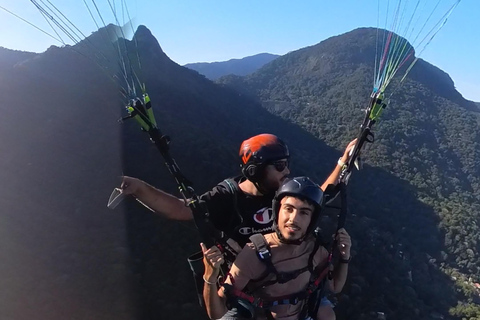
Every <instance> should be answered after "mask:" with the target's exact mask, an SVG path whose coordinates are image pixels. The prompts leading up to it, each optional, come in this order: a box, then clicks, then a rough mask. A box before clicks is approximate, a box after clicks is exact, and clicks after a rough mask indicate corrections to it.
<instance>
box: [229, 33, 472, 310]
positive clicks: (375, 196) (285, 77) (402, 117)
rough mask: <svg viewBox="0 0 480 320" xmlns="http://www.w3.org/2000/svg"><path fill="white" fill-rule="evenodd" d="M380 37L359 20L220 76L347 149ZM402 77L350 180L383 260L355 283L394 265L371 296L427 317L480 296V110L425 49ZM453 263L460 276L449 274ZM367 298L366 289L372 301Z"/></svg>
mask: <svg viewBox="0 0 480 320" xmlns="http://www.w3.org/2000/svg"><path fill="white" fill-rule="evenodd" d="M374 41H375V30H374V29H358V30H355V31H352V32H350V33H347V34H344V35H341V36H338V37H333V38H330V39H328V40H326V41H323V42H322V43H320V44H318V45H315V46H312V47H308V48H304V49H300V50H298V51H295V52H292V53H289V54H287V55H285V56H282V57H280V58H278V59H276V60H275V61H273V62H272V63H271V64H269V65H267V66H265V67H264V68H262V69H260V70H259V71H257V72H256V73H254V74H252V75H250V76H247V77H245V78H238V77H237V78H234V77H226V78H223V79H220V81H219V82H220V83H222V84H223V85H226V86H229V87H234V88H236V89H237V90H238V91H240V92H243V93H244V94H247V95H250V96H252V97H256V98H257V99H258V100H259V101H260V102H261V103H262V105H263V106H264V107H265V108H266V109H267V110H269V111H270V112H271V113H273V114H276V115H279V116H281V117H282V118H284V119H285V120H287V121H290V122H292V123H294V124H297V125H299V126H301V127H302V128H304V129H305V130H307V131H308V132H310V133H311V134H313V135H314V136H316V137H317V138H318V139H321V140H323V141H325V142H326V143H327V144H328V145H330V146H334V147H336V148H338V149H340V148H342V147H343V143H344V141H345V140H348V138H353V137H355V136H356V134H357V130H358V127H359V125H360V123H361V120H362V119H363V113H362V111H361V110H362V109H363V108H364V107H365V106H366V104H367V103H368V97H369V94H370V92H371V90H372V87H371V83H372V78H373V68H374V52H375V51H374V43H375V42H374ZM391 88H392V90H390V93H391V97H390V102H389V105H388V107H387V109H386V111H385V112H384V114H383V115H382V117H381V119H380V121H379V123H378V126H376V127H375V128H374V129H375V134H376V136H377V139H376V142H375V143H374V144H373V145H371V146H369V148H368V149H367V150H366V151H365V152H364V158H365V162H366V164H367V168H366V169H365V170H364V171H363V172H359V173H354V175H353V178H352V179H353V180H354V183H351V186H350V191H351V193H352V198H353V199H352V201H351V202H352V205H351V211H352V213H354V214H355V215H356V217H355V218H353V219H352V220H355V219H366V220H367V221H371V222H372V223H375V224H379V225H381V228H379V229H378V230H375V229H377V228H378V227H377V228H373V230H372V227H373V225H363V226H362V227H359V226H358V225H357V224H356V223H352V225H351V227H350V228H352V229H353V231H354V239H356V241H359V243H363V242H364V241H367V239H369V238H371V237H372V235H371V234H370V233H375V237H377V238H376V239H375V240H372V242H371V243H370V244H368V243H367V244H366V245H365V246H363V245H362V246H361V247H359V246H357V248H358V250H359V252H358V254H359V255H362V256H365V257H362V258H361V259H362V262H366V261H364V260H363V259H367V257H370V258H371V259H372V260H371V261H369V263H362V264H356V265H355V267H358V268H359V269H360V270H359V273H360V274H361V275H362V278H363V281H361V282H360V283H357V282H356V281H355V277H353V278H352V284H351V287H350V289H349V290H348V292H349V293H352V292H355V290H357V289H358V290H360V288H362V287H363V286H365V285H367V286H368V285H371V282H375V281H378V279H382V277H378V274H377V276H376V277H375V278H372V277H368V276H367V277H365V275H366V274H368V273H369V272H371V271H369V270H368V269H371V268H373V269H375V273H377V272H378V268H382V270H383V269H384V268H386V266H388V267H387V268H386V269H388V272H387V273H386V274H385V276H386V277H387V278H388V281H387V279H384V280H385V283H384V284H383V286H382V287H381V289H380V290H378V291H376V292H375V295H376V296H373V295H372V296H371V297H370V298H371V299H368V300H369V301H371V300H373V301H375V304H378V307H377V308H378V309H387V310H388V309H389V308H391V307H393V306H395V305H398V306H399V307H400V306H402V305H403V308H401V309H402V311H399V310H396V311H395V310H394V309H393V310H392V309H390V312H387V314H388V315H389V316H387V318H395V319H406V318H407V316H408V317H410V318H412V317H414V318H418V317H421V315H422V312H424V311H426V310H430V311H431V312H430V314H432V313H435V312H439V313H441V314H444V315H446V314H447V313H446V312H445V311H446V310H447V309H449V307H452V306H455V305H456V303H457V300H458V301H459V303H472V302H473V301H477V302H478V299H479V298H478V297H479V292H478V291H475V290H474V289H473V285H474V283H475V282H479V281H480V259H479V256H478V254H479V251H480V242H479V241H480V230H479V226H478V221H479V218H480V212H479V210H478V209H479V205H480V197H479V196H480V191H479V188H478V183H479V180H478V177H479V173H480V161H479V158H478V155H479V152H480V150H479V148H478V146H479V142H480V139H479V134H480V130H479V129H478V123H479V121H480V114H479V112H478V108H476V107H475V104H474V103H473V102H470V101H467V100H465V99H463V98H462V97H461V95H460V94H459V93H458V92H456V90H455V89H454V86H453V81H452V80H451V79H450V78H449V76H448V75H447V74H445V73H444V72H442V71H441V70H439V69H438V68H436V67H434V66H432V65H430V64H428V63H427V62H425V61H423V60H419V61H418V62H417V64H416V66H415V67H414V68H413V70H412V72H411V73H410V75H409V77H408V78H407V79H406V81H405V82H404V83H403V84H402V85H399V84H398V79H397V83H395V82H394V83H392V84H391ZM380 172H381V173H380ZM400 186H402V187H400ZM353 203H355V204H353ZM381 203H382V204H381ZM380 204H381V205H380ZM370 219H373V220H370ZM377 241H379V242H377ZM378 250H380V255H378V253H377V254H376V255H375V254H374V252H376V251H378ZM383 250H386V252H383ZM400 252H401V253H400ZM382 256H384V258H385V259H387V260H389V261H381V260H382V259H383V258H381V257H382ZM373 257H375V258H373ZM398 260H400V261H401V263H399V262H400V261H398ZM402 269H403V271H402ZM452 274H455V276H453V277H451V278H450V279H456V280H451V283H449V284H448V281H447V283H446V282H445V279H448V278H449V276H450V275H452ZM460 274H461V275H460ZM407 275H408V277H407ZM402 277H403V278H402ZM392 278H395V279H396V281H392ZM375 279H376V280H375ZM400 279H401V280H400ZM442 279H444V280H442ZM397 281H398V282H397ZM455 281H457V283H455ZM464 281H466V283H464ZM380 282H382V281H380ZM441 283H443V284H444V287H442V288H441V287H438V286H441ZM458 286H461V287H464V288H465V290H463V293H462V294H456V293H455V291H457V290H459V291H462V290H461V289H459V288H458ZM455 287H457V289H455ZM354 289H355V290H354ZM449 292H450V293H449ZM362 293H364V291H362ZM347 294H348V293H347ZM379 295H380V296H384V297H385V298H382V299H379V298H378V296H379ZM364 298H365V296H363V297H361V298H357V299H358V303H359V305H361V306H362V308H364V307H365V304H364V302H365V301H364V300H363V299H364ZM385 299H391V301H388V302H387V301H385ZM381 300H384V301H383V302H380V301H381ZM360 301H361V302H360ZM408 301H410V302H408ZM407 305H409V306H410V307H409V308H405V306H407ZM380 306H381V307H380ZM472 306H473V305H472ZM346 308H347V309H349V310H351V311H352V314H353V312H355V313H356V312H358V309H356V310H355V311H353V310H354V308H353V307H352V306H347V307H346ZM470 309H471V308H470V307H458V308H456V309H452V310H451V312H450V313H451V314H452V315H453V314H456V315H458V314H461V313H462V312H465V313H464V315H465V316H467V315H468V316H469V317H472V315H473V314H477V317H480V313H479V309H478V308H476V309H475V310H476V311H471V310H470ZM462 310H463V311H462ZM467 310H470V311H467ZM472 312H473V313H472ZM401 313H404V315H401ZM352 314H351V315H352ZM424 316H425V315H424Z"/></svg>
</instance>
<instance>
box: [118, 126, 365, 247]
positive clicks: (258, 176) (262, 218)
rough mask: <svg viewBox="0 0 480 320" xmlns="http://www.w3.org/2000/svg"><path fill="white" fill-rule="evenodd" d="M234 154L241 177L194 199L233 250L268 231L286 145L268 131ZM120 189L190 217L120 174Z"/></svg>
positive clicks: (175, 201) (284, 169) (285, 166)
mask: <svg viewBox="0 0 480 320" xmlns="http://www.w3.org/2000/svg"><path fill="white" fill-rule="evenodd" d="M355 141H356V140H353V141H351V142H350V143H349V144H348V146H347V148H346V149H345V152H344V154H343V156H342V157H341V158H340V159H339V160H338V163H337V165H336V167H335V169H334V170H333V172H332V173H331V174H330V176H329V177H328V179H327V180H326V181H325V182H324V183H323V185H322V186H321V189H322V190H325V188H326V187H327V186H328V185H329V184H336V183H337V181H338V176H339V174H340V172H341V167H342V165H343V164H344V163H346V162H347V161H348V158H349V152H350V150H351V148H352V147H353V146H354V144H355ZM239 157H240V161H241V168H242V176H241V177H238V178H234V179H226V180H224V181H222V182H221V183H219V184H218V185H217V186H215V187H214V188H213V189H212V190H210V191H208V192H206V193H205V194H203V195H202V196H201V197H200V200H201V201H203V202H204V203H205V204H206V206H207V208H208V211H209V213H210V217H211V218H210V220H211V221H212V222H213V224H214V226H215V227H216V228H217V229H219V230H221V231H223V232H225V234H226V235H227V236H228V237H229V238H231V239H233V240H234V241H235V242H229V245H230V246H231V247H232V248H233V249H234V250H236V251H237V252H238V251H240V249H241V247H243V246H244V245H245V244H246V243H247V242H248V238H249V237H250V236H251V235H252V234H254V233H262V234H266V233H270V232H272V230H273V229H272V223H273V220H272V219H273V215H272V211H271V204H272V200H273V197H274V195H275V191H277V189H278V188H279V187H280V185H281V184H282V182H283V181H284V180H285V179H286V178H287V176H288V175H289V174H290V170H289V162H288V161H289V157H290V153H289V150H288V147H287V145H286V144H285V143H284V142H283V141H282V140H281V139H280V138H278V137H277V136H275V135H273V134H260V135H256V136H254V137H251V138H249V139H247V140H245V141H244V142H243V143H242V145H241V146H240V152H239ZM122 190H123V193H124V194H127V195H128V194H131V195H134V196H135V197H136V198H138V199H139V200H140V201H141V202H142V203H144V204H145V205H146V206H148V207H149V208H151V209H152V210H154V211H155V212H157V213H158V214H160V215H162V216H164V217H166V218H168V219H173V220H191V219H193V215H192V211H191V209H190V208H189V207H188V206H186V205H185V203H184V201H183V199H179V198H177V197H175V196H173V195H171V194H168V193H166V192H164V191H162V190H159V189H156V188H154V187H153V186H151V185H149V184H147V183H146V182H144V181H141V180H139V179H136V178H132V177H127V176H125V177H123V182H122ZM237 243H238V245H237Z"/></svg>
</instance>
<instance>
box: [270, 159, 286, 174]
mask: <svg viewBox="0 0 480 320" xmlns="http://www.w3.org/2000/svg"><path fill="white" fill-rule="evenodd" d="M271 165H272V166H273V167H274V168H275V170H277V171H278V172H282V171H283V170H285V168H288V165H289V163H288V160H278V161H273V162H272V163H271Z"/></svg>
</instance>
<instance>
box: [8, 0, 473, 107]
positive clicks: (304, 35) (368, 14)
mask: <svg viewBox="0 0 480 320" xmlns="http://www.w3.org/2000/svg"><path fill="white" fill-rule="evenodd" d="M37 1H39V0H37ZM123 1H125V2H126V3H127V5H128V8H129V14H130V16H132V17H135V19H134V23H135V24H136V25H138V24H143V25H146V26H147V27H148V28H149V29H150V30H151V31H152V33H153V35H154V36H155V37H156V38H157V40H158V41H159V43H160V45H161V46H162V49H163V50H164V52H165V53H166V54H167V55H168V56H169V57H170V58H171V59H172V60H173V61H175V62H177V63H179V64H181V65H183V64H186V63H191V62H212V61H224V60H229V59H232V58H242V57H245V56H250V55H254V54H257V53H262V52H269V53H275V54H285V53H287V52H289V51H294V50H297V49H300V48H303V47H306V46H310V45H314V44H317V43H318V42H320V41H322V40H324V39H327V38H329V37H331V36H335V35H338V34H341V33H345V32H348V31H351V30H353V29H355V28H359V27H376V26H380V27H385V21H384V19H385V18H386V17H388V19H389V23H388V24H387V26H390V25H391V21H393V17H392V15H391V13H392V12H393V9H392V8H393V5H394V4H395V3H397V2H398V0H390V1H388V0H380V3H381V5H380V16H379V15H378V14H377V13H378V11H379V10H378V8H379V3H378V1H377V0H337V1H322V0H316V1H314V0H304V1H291V0H262V1H258V0H256V1H254V0H243V1H228V0H223V1H219V0H204V1H200V0H169V1H162V0H155V1H153V0H151V1H147V0H123ZM438 1H439V0H422V1H421V5H422V6H421V7H420V8H421V9H422V10H423V12H425V13H426V14H424V15H423V16H420V18H421V19H423V20H424V21H426V20H427V18H426V17H427V16H428V13H429V12H431V11H432V10H430V9H431V8H433V6H434V5H435V4H436V3H437V2H438ZM455 1H456V0H440V7H439V8H440V9H437V11H436V12H441V13H444V12H446V9H445V8H447V7H448V6H449V5H451V4H452V3H454V2H455ZM39 2H40V1H39ZM50 2H52V3H54V4H55V5H57V7H58V8H59V9H60V10H61V11H62V12H63V13H64V14H65V16H67V17H68V18H69V19H70V20H71V21H72V22H74V23H75V25H76V26H78V28H79V29H80V30H81V31H82V32H83V33H84V34H86V35H88V34H90V33H91V32H93V31H94V30H95V29H96V27H95V23H94V22H93V20H92V19H91V17H90V15H89V13H88V11H87V9H86V7H85V5H84V3H83V0H61V1H60V0H50ZM86 2H87V3H88V4H90V5H91V4H92V1H91V0H86ZM95 2H96V3H97V5H98V7H99V10H100V12H101V13H102V15H103V17H104V19H106V20H107V21H108V22H114V19H113V15H112V14H111V10H110V9H109V5H108V1H106V0H95ZM416 2H417V0H408V1H407V0H403V2H402V3H403V4H405V5H406V6H410V7H412V4H415V3H416ZM44 3H47V1H45V0H44ZM110 3H111V4H114V5H115V6H116V7H119V8H120V5H121V3H122V1H121V0H110ZM387 3H390V4H391V7H390V9H389V11H388V12H389V13H390V15H389V14H386V9H385V8H386V4H387ZM423 3H426V5H425V7H423ZM0 6H2V7H4V8H6V9H8V10H10V11H12V12H14V13H15V14H17V15H19V16H21V17H22V18H24V19H26V20H28V21H29V22H31V23H34V24H35V25H37V26H39V27H40V28H42V29H44V30H45V31H47V32H50V33H52V34H53V31H52V30H51V29H50V27H49V26H48V24H47V23H46V22H45V20H44V19H43V18H42V17H41V15H40V14H39V12H38V10H37V9H36V8H35V7H34V6H33V4H32V3H31V2H30V1H28V0H0ZM442 6H443V7H442ZM91 7H92V8H93V6H91ZM442 10H443V11H442ZM405 12H408V11H407V10H405ZM417 12H421V10H418V11H417ZM118 15H119V16H121V12H120V9H118ZM479 15H480V1H478V0H462V1H461V2H460V4H459V5H458V7H457V8H456V9H455V11H454V12H453V13H452V15H451V16H450V17H449V19H448V21H447V23H446V25H445V26H444V27H443V28H442V29H441V30H440V32H439V33H438V34H437V35H436V37H435V38H434V39H433V41H432V42H431V43H430V44H429V45H428V46H427V47H426V49H425V50H424V51H423V53H422V54H421V56H420V57H421V58H423V59H425V60H427V61H428V62H430V63H432V64H434V65H436V66H437V67H439V68H441V69H442V70H444V71H445V72H447V73H448V74H449V75H450V76H451V77H452V79H453V81H454V82H455V86H456V88H457V90H459V91H460V93H462V94H463V96H464V97H465V98H467V99H471V100H474V101H480V61H479V59H478V58H477V57H478V55H479V52H480V36H479V33H480V16H479ZM378 16H379V21H378V22H377V17H378ZM120 19H121V18H120ZM435 21H439V19H438V18H437V20H435ZM421 25H422V24H421V23H417V24H416V26H417V28H420V27H421ZM0 30H2V32H1V34H0V46H3V47H6V48H9V49H17V50H25V51H34V52H42V51H44V50H45V49H46V48H48V47H49V46H50V45H52V44H55V45H61V44H59V43H58V42H56V41H55V40H54V39H52V38H50V37H48V36H46V35H44V34H43V33H42V32H40V31H38V30H37V29H35V28H33V27H32V26H30V25H28V24H27V23H25V22H23V21H21V20H20V19H18V18H15V17H14V16H12V15H10V14H9V13H7V12H5V11H3V10H0ZM4 30H7V32H5V31H4ZM409 40H410V41H412V39H409ZM417 51H419V50H418V48H417Z"/></svg>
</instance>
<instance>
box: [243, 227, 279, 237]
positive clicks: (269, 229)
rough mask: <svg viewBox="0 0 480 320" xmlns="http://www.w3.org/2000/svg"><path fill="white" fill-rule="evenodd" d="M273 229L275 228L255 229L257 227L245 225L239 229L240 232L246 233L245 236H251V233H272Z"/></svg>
mask: <svg viewBox="0 0 480 320" xmlns="http://www.w3.org/2000/svg"><path fill="white" fill-rule="evenodd" d="M272 231H273V228H272V227H266V228H263V229H255V228H251V227H243V228H240V229H239V230H238V233H240V234H242V235H244V236H249V235H251V234H254V233H263V234H265V233H270V232H272Z"/></svg>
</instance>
